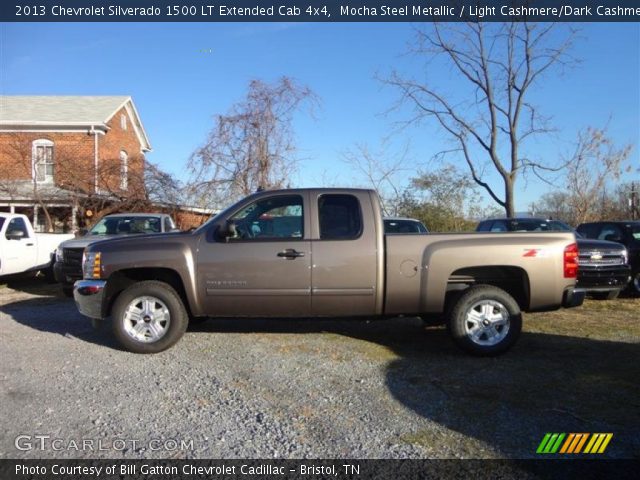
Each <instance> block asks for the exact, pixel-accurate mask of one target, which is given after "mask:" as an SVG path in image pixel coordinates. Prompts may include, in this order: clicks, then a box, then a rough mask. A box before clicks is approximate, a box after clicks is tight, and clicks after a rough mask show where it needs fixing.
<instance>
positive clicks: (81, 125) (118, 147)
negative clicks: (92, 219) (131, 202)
mask: <svg viewBox="0 0 640 480" xmlns="http://www.w3.org/2000/svg"><path fill="white" fill-rule="evenodd" d="M149 151H151V145H150V143H149V139H148V137H147V134H146V133H145V130H144V127H143V125H142V122H141V120H140V116H139V115H138V112H137V110H136V107H135V105H134V103H133V100H132V99H131V97H128V96H0V211H11V212H17V213H25V214H27V215H28V216H29V217H30V218H31V219H32V221H33V224H34V226H36V227H37V228H38V229H39V230H43V229H52V228H54V229H63V228H64V229H70V228H73V229H75V228H76V227H77V221H78V218H79V216H80V217H83V216H84V215H85V214H87V215H88V214H89V213H91V212H89V211H88V209H87V212H84V211H83V206H86V205H88V204H90V203H89V202H88V200H89V199H92V200H101V201H103V202H104V201H109V200H110V199H113V200H116V199H117V200H118V201H123V199H124V200H127V199H133V198H136V197H140V198H143V197H144V196H145V186H144V180H143V176H144V170H145V153H146V152H149ZM45 217H46V218H45Z"/></svg>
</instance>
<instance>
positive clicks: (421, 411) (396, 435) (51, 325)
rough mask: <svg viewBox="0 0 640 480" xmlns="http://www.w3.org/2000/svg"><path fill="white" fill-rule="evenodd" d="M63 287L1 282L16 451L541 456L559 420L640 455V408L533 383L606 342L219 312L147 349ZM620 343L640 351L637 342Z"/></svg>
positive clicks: (0, 370) (8, 425) (7, 395)
mask: <svg viewBox="0 0 640 480" xmlns="http://www.w3.org/2000/svg"><path fill="white" fill-rule="evenodd" d="M56 292H57V288H56V286H44V285H36V286H32V285H29V284H22V285H20V284H18V285H17V286H13V288H10V287H6V286H4V287H0V328H1V332H2V333H1V334H0V358H1V359H2V362H1V364H0V380H1V382H2V388H1V402H2V409H0V428H1V430H2V434H1V440H0V457H2V458H53V457H55V458H64V457H71V458H82V457H91V458H167V457H175V458H243V457H244V458H249V457H251V458H270V457H278V458H459V457H467V458H468V457H483V458H493V457H534V456H535V449H536V447H537V445H538V443H539V442H540V440H541V438H542V436H543V435H544V434H545V433H546V432H548V431H558V432H560V431H585V432H589V431H614V432H616V435H618V437H616V440H618V438H624V439H625V441H624V442H618V443H617V444H615V445H616V448H613V445H614V443H612V447H611V449H610V450H611V452H610V456H614V457H633V456H634V455H637V454H638V451H639V449H638V446H639V441H638V436H637V431H634V430H631V431H627V430H625V427H624V425H623V424H624V423H625V421H628V420H629V419H630V418H631V420H633V421H635V420H636V418H637V417H636V416H632V417H628V416H627V417H625V418H623V419H622V420H616V419H615V418H613V417H612V418H609V417H607V418H605V419H599V418H598V415H597V412H593V415H592V416H588V415H586V414H584V413H583V412H581V411H580V410H574V409H572V407H571V405H568V404H566V403H562V401H561V400H559V399H558V398H555V397H556V395H555V394H554V392H553V391H549V392H539V391H538V392H535V391H534V392H533V393H531V392H529V389H530V388H533V387H530V386H529V385H530V379H531V378H532V377H530V375H533V374H534V373H535V372H534V371H533V370H535V368H536V361H537V360H536V359H537V358H540V356H541V355H543V356H544V357H545V358H546V357H548V356H550V355H551V356H553V355H556V354H557V358H556V361H560V362H564V365H565V368H564V369H563V370H565V371H564V372H561V373H558V372H555V373H553V374H550V375H551V378H552V381H551V382H552V383H551V387H552V388H553V387H554V386H560V385H562V383H563V382H564V381H565V380H569V379H571V378H572V377H575V372H573V371H572V370H571V367H570V365H571V362H567V361H566V359H565V357H563V356H562V355H563V352H566V351H567V349H569V351H571V349H572V348H573V349H577V348H580V349H584V348H587V349H589V348H591V349H599V348H605V346H603V345H600V344H601V343H603V342H598V341H596V340H589V339H578V338H574V337H567V336H563V337H560V336H558V337H555V336H553V335H549V334H536V333H529V334H526V335H524V336H523V338H522V339H521V341H520V343H519V344H518V345H517V346H516V348H514V350H513V351H512V352H510V353H509V354H508V355H506V356H503V357H500V358H493V359H492V358H490V359H477V358H472V357H469V356H467V355H465V354H463V353H461V352H459V351H458V350H457V349H456V348H455V347H454V346H453V344H452V343H451V341H450V340H449V338H448V336H447V335H446V332H445V331H444V330H443V329H438V328H429V329H425V328H424V327H423V326H422V323H421V322H420V321H419V320H418V319H396V320H386V321H373V322H367V321H316V320H303V321H293V320H269V321H265V320H235V321H234V320H210V321H208V322H205V323H203V324H199V325H194V326H193V327H192V328H190V330H189V331H188V332H187V334H186V335H185V337H184V338H183V339H182V340H181V341H180V342H179V343H178V344H177V345H176V346H175V347H174V348H172V349H170V350H169V351H166V352H164V353H161V354H157V355H135V354H131V353H127V352H124V351H121V350H119V349H118V347H117V346H116V344H115V342H114V340H113V337H112V335H111V332H110V331H109V329H104V330H99V331H94V330H93V329H92V327H91V325H90V322H89V321H88V320H87V319H86V318H84V317H82V316H81V315H80V314H78V312H77V310H76V308H75V306H74V304H73V302H72V301H71V300H69V299H66V298H63V297H61V296H59V295H57V293H56ZM551 337H554V338H551ZM576 342H581V343H579V344H576ZM617 345H618V347H617V350H616V351H618V352H623V351H624V354H625V355H626V354H628V355H630V356H634V355H635V358H640V357H638V356H637V354H638V352H639V350H638V343H636V342H633V341H632V342H627V343H624V342H620V343H619V344H617ZM624 349H628V351H626V350H624ZM554 358H555V357H554ZM527 365H529V366H530V368H527ZM567 365H569V367H566V366H567ZM575 368H576V369H578V368H580V365H579V363H576V366H575ZM604 368H605V367H602V369H604ZM567 369H568V371H567ZM599 372H601V369H600V367H599V368H598V369H597V370H596V372H595V373H599ZM541 373H544V372H541ZM638 373H640V372H638V371H637V369H636V372H635V374H638ZM631 374H634V372H631V373H630V375H631ZM635 378H636V383H635V384H634V385H635V387H634V386H633V385H631V386H627V385H626V384H624V385H623V384H622V383H621V382H626V381H627V379H626V377H624V378H618V377H616V378H613V379H612V380H611V381H612V382H617V383H618V384H619V385H621V386H622V388H631V389H633V388H636V389H637V378H640V375H638V376H636V377H635ZM505 382H506V383H505ZM535 388H538V387H535ZM609 388H610V387H609V385H608V384H603V385H602V387H601V388H596V389H595V390H593V394H594V395H596V396H597V395H604V394H605V393H604V391H601V389H604V390H608V389H609ZM628 393H630V394H634V393H638V392H637V390H636V391H635V392H633V391H630V392H628ZM531 394H532V395H534V396H535V395H536V394H537V395H538V398H540V400H539V401H538V403H537V404H536V406H534V407H531V405H530V403H529V400H527V397H528V396H530V395H531ZM636 398H638V397H636ZM627 408H632V409H634V408H635V410H636V412H635V413H636V414H637V410H638V405H637V404H636V405H635V406H633V405H632V406H631V407H627ZM576 412H577V413H576ZM616 422H618V423H616ZM36 435H39V436H42V437H36ZM16 438H18V440H16Z"/></svg>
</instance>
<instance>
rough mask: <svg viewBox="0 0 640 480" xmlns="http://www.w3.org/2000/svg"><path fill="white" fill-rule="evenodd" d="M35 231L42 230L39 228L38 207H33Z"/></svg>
mask: <svg viewBox="0 0 640 480" xmlns="http://www.w3.org/2000/svg"><path fill="white" fill-rule="evenodd" d="M32 223H33V229H34V230H35V231H36V232H39V231H40V228H39V227H38V205H34V206H33V221H32Z"/></svg>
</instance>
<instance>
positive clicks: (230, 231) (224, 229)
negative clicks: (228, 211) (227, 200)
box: [216, 219, 238, 242]
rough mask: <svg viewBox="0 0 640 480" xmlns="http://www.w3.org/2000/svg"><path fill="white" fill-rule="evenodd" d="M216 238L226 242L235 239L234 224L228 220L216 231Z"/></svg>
mask: <svg viewBox="0 0 640 480" xmlns="http://www.w3.org/2000/svg"><path fill="white" fill-rule="evenodd" d="M216 233H217V235H218V238H220V239H221V240H224V241H226V242H228V241H229V239H230V238H233V237H236V236H237V235H238V231H237V230H236V222H234V221H233V220H231V219H229V220H227V221H226V222H225V223H224V225H220V227H218V230H217V232H216Z"/></svg>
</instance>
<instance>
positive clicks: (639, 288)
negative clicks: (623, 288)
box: [631, 272, 640, 293]
mask: <svg viewBox="0 0 640 480" xmlns="http://www.w3.org/2000/svg"><path fill="white" fill-rule="evenodd" d="M631 281H632V282H633V288H634V290H635V291H636V293H640V272H639V273H636V276H635V277H633V280H631Z"/></svg>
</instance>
